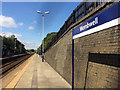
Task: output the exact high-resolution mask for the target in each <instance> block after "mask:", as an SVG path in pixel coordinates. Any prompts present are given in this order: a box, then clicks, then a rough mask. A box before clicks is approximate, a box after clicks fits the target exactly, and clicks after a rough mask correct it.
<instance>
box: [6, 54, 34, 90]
mask: <svg viewBox="0 0 120 90" xmlns="http://www.w3.org/2000/svg"><path fill="white" fill-rule="evenodd" d="M34 55H35V54H34ZM34 55H33V56H32V57H30V58H29V59H28V60H29V62H28V63H27V64H26V65H25V67H24V68H23V69H22V70H21V71H20V72H19V73H18V75H17V76H16V77H15V78H14V79H13V80H12V81H11V82H10V83H9V84H8V85H7V87H5V88H14V87H15V85H16V84H17V82H18V81H19V80H20V78H21V77H22V75H23V73H24V72H25V71H26V69H27V67H28V66H29V65H30V63H31V62H32V60H33V57H34Z"/></svg>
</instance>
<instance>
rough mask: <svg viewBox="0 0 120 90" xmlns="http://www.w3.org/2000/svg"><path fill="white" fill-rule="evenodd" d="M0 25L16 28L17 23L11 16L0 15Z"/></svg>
mask: <svg viewBox="0 0 120 90" xmlns="http://www.w3.org/2000/svg"><path fill="white" fill-rule="evenodd" d="M0 26H2V27H7V28H17V24H16V23H15V20H14V19H13V18H12V17H6V16H2V15H0Z"/></svg>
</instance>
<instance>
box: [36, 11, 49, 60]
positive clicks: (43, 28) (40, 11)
mask: <svg viewBox="0 0 120 90" xmlns="http://www.w3.org/2000/svg"><path fill="white" fill-rule="evenodd" d="M37 13H40V14H42V17H43V45H42V62H44V14H49V11H47V12H44V13H42V12H41V11H37Z"/></svg>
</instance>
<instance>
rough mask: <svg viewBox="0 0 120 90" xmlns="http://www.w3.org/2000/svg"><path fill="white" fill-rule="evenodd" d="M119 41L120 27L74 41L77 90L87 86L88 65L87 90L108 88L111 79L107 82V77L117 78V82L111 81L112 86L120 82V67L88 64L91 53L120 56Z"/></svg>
mask: <svg viewBox="0 0 120 90" xmlns="http://www.w3.org/2000/svg"><path fill="white" fill-rule="evenodd" d="M119 40H120V25H119V26H115V27H112V28H109V29H106V30H103V31H100V32H97V33H93V34H91V35H88V36H84V37H81V38H78V39H75V40H74V46H75V48H74V49H75V52H74V60H75V87H76V88H79V87H81V88H84V86H85V76H86V68H87V63H90V64H89V65H88V73H87V80H86V81H87V82H86V87H87V88H92V87H96V88H100V87H104V88H105V87H108V86H106V85H107V81H108V82H109V80H110V79H109V80H107V78H108V77H106V75H107V76H109V75H112V76H113V78H116V81H113V82H111V81H110V82H111V83H110V84H111V86H112V85H113V84H114V83H117V82H118V71H119V70H120V68H119V67H114V66H109V65H104V64H98V63H93V62H88V58H89V53H101V54H120V51H119V49H120V46H119V44H120V41H119ZM114 68H116V69H114ZM97 75H98V76H97ZM103 82H104V83H103ZM117 84H118V83H117ZM117 84H116V85H117ZM113 87H117V86H113Z"/></svg>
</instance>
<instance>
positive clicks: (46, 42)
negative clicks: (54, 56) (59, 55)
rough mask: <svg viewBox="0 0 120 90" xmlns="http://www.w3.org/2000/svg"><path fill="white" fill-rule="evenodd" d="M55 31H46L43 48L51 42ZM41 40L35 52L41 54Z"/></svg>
mask: <svg viewBox="0 0 120 90" xmlns="http://www.w3.org/2000/svg"><path fill="white" fill-rule="evenodd" d="M56 34H57V33H56V32H52V33H48V34H47V36H46V37H45V38H44V40H43V41H44V50H45V49H46V48H47V47H48V46H49V44H50V43H51V42H52V40H53V38H54V37H55V36H56ZM43 41H42V44H41V45H40V47H39V48H38V49H37V53H38V54H41V52H42V48H43Z"/></svg>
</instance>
